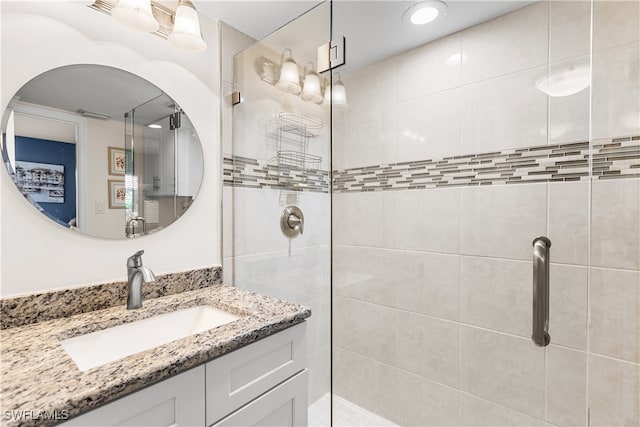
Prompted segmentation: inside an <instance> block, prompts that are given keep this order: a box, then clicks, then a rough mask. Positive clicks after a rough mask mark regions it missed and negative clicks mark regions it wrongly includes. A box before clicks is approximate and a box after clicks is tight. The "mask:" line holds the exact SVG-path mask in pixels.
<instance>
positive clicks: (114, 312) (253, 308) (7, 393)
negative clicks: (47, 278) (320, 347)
mask: <svg viewBox="0 0 640 427" xmlns="http://www.w3.org/2000/svg"><path fill="white" fill-rule="evenodd" d="M197 305H210V306H213V307H216V308H219V309H222V310H225V311H228V312H231V313H233V314H235V315H237V316H241V318H240V319H238V320H236V321H234V322H231V323H228V324H226V325H222V326H220V327H217V328H215V329H211V330H209V331H205V332H202V333H200V334H197V335H192V336H189V337H186V338H182V339H180V340H177V341H173V342H170V343H168V344H165V345H162V346H160V347H156V348H154V349H151V350H147V351H144V352H141V353H137V354H134V355H132V356H128V357H126V358H123V359H120V360H117V361H115V362H111V363H108V364H105V365H102V366H99V367H96V368H93V369H90V370H87V371H84V372H81V371H80V370H78V368H77V366H76V364H75V363H74V362H73V360H72V359H71V358H70V357H69V356H68V355H67V353H66V352H65V350H64V349H63V348H62V346H61V345H60V340H63V339H66V338H71V337H74V336H78V335H83V334H86V333H89V332H93V331H97V330H101V329H105V328H109V327H112V326H116V325H120V324H123V323H128V322H132V321H136V320H141V319H145V318H148V317H151V316H154V315H157V314H162V313H166V312H171V311H175V310H179V309H182V308H189V307H194V306H197ZM310 315H311V311H310V310H309V309H308V308H306V307H303V306H301V305H298V304H294V303H289V302H285V301H281V300H278V299H275V298H270V297H266V296H261V295H258V294H255V293H253V292H249V291H245V290H242V289H238V288H235V287H232V286H223V285H214V286H210V287H207V288H203V289H197V290H192V291H187V292H182V293H178V294H174V295H168V296H164V297H161V298H154V299H149V300H146V301H144V303H143V307H142V308H141V309H138V310H127V309H126V307H124V306H118V307H111V308H107V309H102V310H96V311H92V312H88V313H83V314H77V315H74V316H70V317H64V318H59V319H55V320H48V321H44V322H40V323H34V324H30V325H24V326H18V327H13V328H8V329H3V330H1V331H0V344H1V349H0V373H1V380H2V383H1V385H0V399H1V400H0V408H1V409H2V412H1V413H0V416H1V417H2V418H1V419H2V424H3V425H11V426H14V425H50V424H54V423H55V422H56V421H55V420H48V421H47V420H43V419H36V420H30V419H29V418H27V419H23V420H16V419H15V417H12V416H10V413H9V412H7V411H20V410H23V411H34V414H37V413H38V412H42V411H50V412H49V413H53V411H57V412H58V413H60V414H68V416H69V417H73V416H75V415H78V414H80V413H83V412H86V411H88V410H90V409H93V408H95V407H98V406H101V405H103V404H105V403H108V402H110V401H113V400H115V399H117V398H119V397H122V396H125V395H127V394H129V393H132V392H134V391H137V390H139V389H141V388H143V387H145V386H148V385H151V384H153V383H156V382H158V381H161V380H163V379H165V378H168V377H171V376H173V375H176V374H178V373H181V372H184V371H186V370H188V369H190V368H193V367H195V366H197V365H200V364H202V363H204V362H207V361H209V360H211V359H214V358H216V357H218V356H221V355H223V354H225V353H228V352H231V351H233V350H236V349H238V348H240V347H242V346H244V345H247V344H250V343H252V342H254V341H257V340H259V339H261V338H264V337H266V336H269V335H271V334H273V333H275V332H278V331H280V330H283V329H285V328H288V327H290V326H293V325H295V324H297V323H300V322H302V321H303V320H304V319H306V318H307V317H309V316H310ZM33 416H35V415H33Z"/></svg>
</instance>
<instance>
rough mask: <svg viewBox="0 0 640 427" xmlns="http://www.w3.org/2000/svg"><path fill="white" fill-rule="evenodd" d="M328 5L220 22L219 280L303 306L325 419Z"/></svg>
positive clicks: (311, 369)
mask: <svg viewBox="0 0 640 427" xmlns="http://www.w3.org/2000/svg"><path fill="white" fill-rule="evenodd" d="M330 12H331V8H330V4H329V2H325V3H322V4H320V5H318V6H316V7H315V8H313V9H312V10H310V11H309V12H307V13H305V14H303V15H302V16H300V17H298V18H297V19H296V20H294V21H293V22H291V23H289V24H287V25H285V26H283V27H282V28H280V29H278V30H277V31H275V32H273V33H272V34H270V35H268V36H266V37H264V38H263V39H262V40H259V41H255V40H252V39H250V38H249V37H248V36H246V35H244V34H242V33H241V32H239V31H237V30H235V29H234V28H232V27H230V26H227V25H224V24H223V26H222V31H221V34H222V46H223V47H224V49H223V50H224V51H223V70H222V73H223V88H222V91H223V97H224V100H223V106H222V108H223V141H224V178H225V181H224V193H223V194H224V196H223V197H224V198H223V200H224V203H223V204H224V216H223V223H224V230H225V235H224V244H223V246H224V256H225V259H224V261H225V264H224V272H225V282H226V283H228V284H233V285H235V286H237V287H240V288H243V289H249V290H252V291H256V292H258V293H261V294H265V295H269V296H273V297H277V298H282V299H284V300H288V301H294V302H297V303H301V304H304V305H305V306H307V307H310V308H311V310H312V316H311V318H310V319H308V322H307V361H308V380H309V383H308V403H309V405H310V407H309V422H310V424H311V425H328V424H329V405H330V398H329V391H330V358H331V352H330V319H331V317H330V309H331V304H330V286H331V282H330V273H331V268H330V265H331V258H330V257H331V246H330V243H331V241H330V237H331V234H330V226H331V207H330V203H331V199H330V194H329V191H330V189H329V171H330V170H331V159H330V143H331V118H330V106H329V103H328V100H327V101H325V98H324V93H325V92H326V87H327V86H328V83H329V76H327V75H326V74H323V75H318V74H317V73H316V72H315V70H316V65H317V48H318V46H320V45H323V44H325V43H327V42H328V41H329V40H330V17H331V14H330ZM234 92H237V93H238V94H239V98H240V100H241V102H240V103H237V104H236V105H233V103H232V100H233V99H234V96H233V93H234ZM291 215H294V216H291ZM283 218H284V222H283ZM287 218H290V219H289V220H287ZM298 220H303V221H304V222H303V224H301V225H300V224H299V223H297V222H292V221H298ZM292 224H293V225H292ZM296 227H297V228H296Z"/></svg>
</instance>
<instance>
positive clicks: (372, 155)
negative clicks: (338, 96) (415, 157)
mask: <svg viewBox="0 0 640 427" xmlns="http://www.w3.org/2000/svg"><path fill="white" fill-rule="evenodd" d="M397 116H398V106H397V104H385V105H383V106H376V105H370V106H367V107H363V108H361V109H357V108H354V107H350V108H349V109H348V110H347V111H346V112H345V114H344V117H345V119H344V126H345V130H344V135H345V140H344V144H343V145H344V148H343V152H344V154H345V155H346V157H347V161H346V165H345V166H346V167H347V168H352V167H360V166H371V165H379V164H388V163H395V162H397V161H398V143H397V128H398V117H397Z"/></svg>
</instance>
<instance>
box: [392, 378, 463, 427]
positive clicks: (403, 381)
mask: <svg viewBox="0 0 640 427" xmlns="http://www.w3.org/2000/svg"><path fill="white" fill-rule="evenodd" d="M396 378H397V391H396V392H397V394H398V396H397V399H396V402H397V405H398V407H397V411H398V412H399V414H400V416H399V417H396V418H399V419H400V420H399V421H400V422H399V423H398V424H400V425H403V426H416V427H429V426H434V427H435V426H457V425H459V424H458V419H459V414H460V393H459V392H458V391H457V390H453V389H450V388H448V387H444V386H442V385H440V384H436V383H434V382H431V381H429V380H426V379H424V378H422V377H420V376H417V375H413V374H410V373H408V372H404V371H400V370H398V371H397V376H396Z"/></svg>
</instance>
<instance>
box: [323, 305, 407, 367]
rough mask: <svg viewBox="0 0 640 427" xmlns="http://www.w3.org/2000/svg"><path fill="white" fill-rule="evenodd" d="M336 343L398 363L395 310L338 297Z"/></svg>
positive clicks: (390, 363)
mask: <svg viewBox="0 0 640 427" xmlns="http://www.w3.org/2000/svg"><path fill="white" fill-rule="evenodd" d="M335 301H336V304H335V307H334V316H335V322H336V325H339V327H337V328H336V335H335V338H334V339H335V344H336V345H339V346H342V347H344V348H345V349H346V350H349V351H352V352H354V353H358V354H360V355H363V356H366V357H368V358H370V359H375V360H378V361H380V362H383V363H386V364H388V365H394V366H395V364H396V350H397V346H396V339H397V338H396V335H397V328H396V310H394V309H392V308H388V307H383V306H380V305H377V304H370V303H366V302H362V301H358V300H352V299H346V298H341V297H336V300H335Z"/></svg>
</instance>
